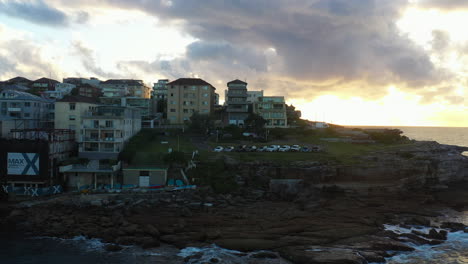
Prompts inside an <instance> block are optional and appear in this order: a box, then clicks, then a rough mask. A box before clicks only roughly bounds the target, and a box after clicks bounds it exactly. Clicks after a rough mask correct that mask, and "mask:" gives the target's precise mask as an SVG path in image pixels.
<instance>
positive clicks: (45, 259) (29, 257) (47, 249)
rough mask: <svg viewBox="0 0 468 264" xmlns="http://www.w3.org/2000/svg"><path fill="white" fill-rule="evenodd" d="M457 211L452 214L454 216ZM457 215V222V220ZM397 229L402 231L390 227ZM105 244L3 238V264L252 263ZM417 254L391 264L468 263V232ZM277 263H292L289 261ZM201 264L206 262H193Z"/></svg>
mask: <svg viewBox="0 0 468 264" xmlns="http://www.w3.org/2000/svg"><path fill="white" fill-rule="evenodd" d="M393 128H398V129H401V130H402V131H403V132H404V135H406V136H408V137H409V138H411V139H416V140H432V141H437V142H439V143H442V144H450V145H459V146H466V147H468V128H451V127H447V128H445V127H444V128H441V127H393ZM453 213H454V212H451V214H453ZM453 217H454V216H453V215H451V219H452V220H453ZM455 220H458V221H460V222H463V223H464V224H466V225H468V212H462V213H458V214H457V215H456V219H455ZM390 228H394V229H397V228H399V227H390ZM104 246H105V244H103V243H101V242H100V241H99V240H97V239H91V240H87V239H85V238H83V237H76V238H74V239H58V238H46V237H39V238H27V237H22V236H18V235H12V234H2V233H0V263H2V264H39V263H40V264H42V263H50V264H55V263H57V264H58V263H60V264H62V263H67V264H75V263H76V264H81V263H102V264H105V263H109V264H110V263H116V264H120V263H122V264H123V263H126V264H131V263H184V261H183V258H184V257H186V256H189V255H190V254H193V253H198V254H200V252H201V253H203V258H202V259H200V261H206V263H209V261H210V260H211V259H213V258H217V259H218V261H220V263H248V259H247V258H244V259H242V258H239V256H237V255H236V254H235V253H236V252H232V251H229V250H225V249H221V248H218V247H216V246H214V245H213V246H210V247H206V248H186V249H183V250H178V249H176V248H173V247H170V246H164V247H161V248H158V249H154V250H151V251H147V250H142V249H140V248H138V247H125V248H124V250H122V251H121V252H115V253H111V252H106V251H105V249H104ZM412 246H413V247H415V248H416V250H415V251H414V252H409V253H402V254H398V255H396V256H394V257H392V258H388V259H387V263H390V264H397V263H406V264H423V263H425V264H440V263H444V264H462V263H465V264H467V263H468V233H463V232H458V233H451V234H450V235H449V236H448V240H447V241H446V242H445V243H443V244H441V245H436V246H428V245H426V246H416V245H412ZM277 261H279V260H276V261H272V262H271V263H282V264H283V263H286V262H284V261H279V262H277ZM190 263H194V264H195V263H201V262H198V261H197V262H190Z"/></svg>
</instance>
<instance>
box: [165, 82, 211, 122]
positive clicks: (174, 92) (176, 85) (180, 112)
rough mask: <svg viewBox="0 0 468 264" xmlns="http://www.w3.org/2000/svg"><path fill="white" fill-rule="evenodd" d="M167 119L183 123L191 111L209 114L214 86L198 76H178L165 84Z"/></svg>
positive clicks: (190, 114) (188, 118) (187, 119)
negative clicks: (178, 77)
mask: <svg viewBox="0 0 468 264" xmlns="http://www.w3.org/2000/svg"><path fill="white" fill-rule="evenodd" d="M167 89H168V91H167V119H168V121H169V122H170V123H171V124H183V123H185V122H188V121H189V120H190V117H191V116H192V115H193V113H195V112H198V113H200V114H211V113H212V111H213V107H214V100H215V90H216V89H215V88H214V87H213V86H212V85H211V84H209V83H208V82H206V81H204V80H202V79H199V78H180V79H177V80H175V81H173V82H170V83H168V84H167Z"/></svg>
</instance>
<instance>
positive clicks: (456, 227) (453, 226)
mask: <svg viewBox="0 0 468 264" xmlns="http://www.w3.org/2000/svg"><path fill="white" fill-rule="evenodd" d="M440 228H445V229H449V230H450V231H451V232H457V231H464V230H465V228H466V226H465V225H464V224H462V223H454V222H444V223H442V225H441V226H440Z"/></svg>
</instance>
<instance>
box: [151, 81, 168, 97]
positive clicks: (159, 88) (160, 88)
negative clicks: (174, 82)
mask: <svg viewBox="0 0 468 264" xmlns="http://www.w3.org/2000/svg"><path fill="white" fill-rule="evenodd" d="M168 83H169V80H168V79H161V80H158V82H157V83H154V86H153V91H152V96H151V98H155V99H159V100H164V99H167V87H166V85H167V84H168Z"/></svg>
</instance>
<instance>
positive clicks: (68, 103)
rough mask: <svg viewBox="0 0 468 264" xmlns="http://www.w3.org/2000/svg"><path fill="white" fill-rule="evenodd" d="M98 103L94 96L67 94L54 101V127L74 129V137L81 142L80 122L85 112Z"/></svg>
mask: <svg viewBox="0 0 468 264" xmlns="http://www.w3.org/2000/svg"><path fill="white" fill-rule="evenodd" d="M98 105H99V103H98V100H97V99H96V98H91V97H85V96H79V95H67V96H65V97H64V98H62V99H61V100H58V101H57V102H55V119H54V124H55V128H56V129H70V130H73V131H75V139H76V142H78V144H80V143H81V135H82V131H81V124H82V122H83V121H82V118H83V115H84V114H85V112H87V111H91V110H93V109H95V108H96V107H97V106H98Z"/></svg>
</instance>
